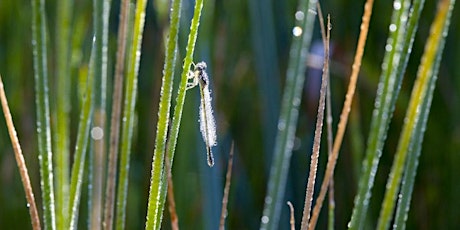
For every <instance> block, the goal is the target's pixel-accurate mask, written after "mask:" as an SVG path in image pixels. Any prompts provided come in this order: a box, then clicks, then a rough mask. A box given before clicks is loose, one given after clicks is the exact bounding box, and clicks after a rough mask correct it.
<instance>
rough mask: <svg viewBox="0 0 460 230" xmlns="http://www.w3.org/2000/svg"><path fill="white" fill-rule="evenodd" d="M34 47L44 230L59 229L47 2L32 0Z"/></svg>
mask: <svg viewBox="0 0 460 230" xmlns="http://www.w3.org/2000/svg"><path fill="white" fill-rule="evenodd" d="M32 46H33V56H34V78H35V103H36V106H37V109H36V111H37V135H38V152H39V153H38V154H39V156H38V160H39V162H40V180H41V181H40V185H41V189H42V200H43V219H44V229H56V217H55V206H54V202H55V200H54V182H53V153H52V150H51V125H50V109H49V95H48V69H47V54H46V47H47V39H46V19H45V1H44V0H32Z"/></svg>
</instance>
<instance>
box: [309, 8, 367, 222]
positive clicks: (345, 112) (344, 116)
mask: <svg viewBox="0 0 460 230" xmlns="http://www.w3.org/2000/svg"><path fill="white" fill-rule="evenodd" d="M373 5H374V1H373V0H367V1H366V3H365V4H364V13H363V17H362V21H361V26H360V30H361V31H360V33H359V38H358V44H357V47H356V53H355V57H354V60H353V65H352V72H351V75H350V82H349V84H348V89H347V94H346V96H345V102H344V104H343V108H342V113H341V114H340V120H339V125H338V128H337V134H336V136H335V140H334V146H333V149H332V154H331V156H329V158H328V161H327V166H326V173H325V175H324V180H323V182H322V184H321V191H320V193H319V196H318V198H317V199H316V204H315V207H314V209H313V214H312V218H311V220H310V223H309V224H308V229H315V226H316V223H317V221H318V217H319V212H320V210H321V207H322V205H323V202H324V199H325V197H326V192H327V189H328V187H329V182H330V181H331V180H332V177H333V176H334V170H335V166H336V164H337V159H338V157H339V150H340V147H341V146H342V140H343V136H344V134H345V129H346V127H347V123H348V117H349V115H350V110H351V105H352V102H353V97H354V95H355V90H356V82H357V81H358V74H359V71H360V68H361V62H362V58H363V54H364V48H365V45H366V40H367V34H368V32H369V23H370V20H371V15H372V7H373Z"/></svg>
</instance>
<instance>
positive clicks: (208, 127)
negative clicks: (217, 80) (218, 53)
mask: <svg viewBox="0 0 460 230" xmlns="http://www.w3.org/2000/svg"><path fill="white" fill-rule="evenodd" d="M206 68H207V66H206V63H205V62H199V63H197V64H196V65H195V64H194V69H193V71H192V70H190V72H189V73H188V76H187V77H188V79H189V80H191V81H189V82H187V90H188V89H191V88H193V87H195V86H197V85H199V86H200V95H201V103H200V131H201V135H202V136H203V140H204V143H205V145H206V152H207V159H208V165H209V166H210V167H212V166H213V165H214V156H213V154H212V149H211V148H212V147H213V146H216V145H217V135H216V121H215V119H214V115H213V112H212V107H211V100H212V98H211V92H210V90H209V77H208V74H207V73H206Z"/></svg>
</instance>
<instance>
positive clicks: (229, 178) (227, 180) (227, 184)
mask: <svg viewBox="0 0 460 230" xmlns="http://www.w3.org/2000/svg"><path fill="white" fill-rule="evenodd" d="M234 145H235V144H234V143H233V142H232V147H231V149H230V154H229V158H228V164H227V173H226V174H225V188H224V195H223V197H222V211H221V214H220V223H219V230H225V218H227V214H228V212H227V206H228V196H229V195H230V185H231V183H232V168H233V154H234V152H233V151H234Z"/></svg>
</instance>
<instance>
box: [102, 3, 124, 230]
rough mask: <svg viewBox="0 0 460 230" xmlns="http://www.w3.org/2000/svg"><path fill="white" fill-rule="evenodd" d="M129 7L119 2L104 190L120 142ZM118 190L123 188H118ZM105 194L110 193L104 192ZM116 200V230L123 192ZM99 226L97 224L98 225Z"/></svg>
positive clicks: (109, 182) (110, 178) (111, 179)
mask: <svg viewBox="0 0 460 230" xmlns="http://www.w3.org/2000/svg"><path fill="white" fill-rule="evenodd" d="M129 13H130V6H129V0H123V1H121V9H120V16H119V19H120V22H119V25H118V48H117V61H116V66H115V77H114V78H115V79H114V89H113V94H112V114H111V120H110V141H109V156H108V170H107V171H108V172H107V187H106V189H107V190H109V188H110V189H112V190H113V191H114V190H115V184H116V176H115V175H116V173H115V172H116V170H117V162H118V146H119V140H120V117H121V103H122V98H123V81H124V73H125V63H126V51H127V49H126V43H127V42H128V23H129ZM118 188H123V187H121V186H119V187H118ZM106 193H107V194H108V193H110V191H107V192H106ZM117 196H118V197H117V199H116V202H117V203H116V211H115V213H116V214H115V215H116V217H115V219H116V221H117V222H116V226H115V227H116V228H117V229H120V228H124V226H125V216H126V200H127V198H126V197H124V193H123V191H118V192H117ZM98 225H99V224H98Z"/></svg>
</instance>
